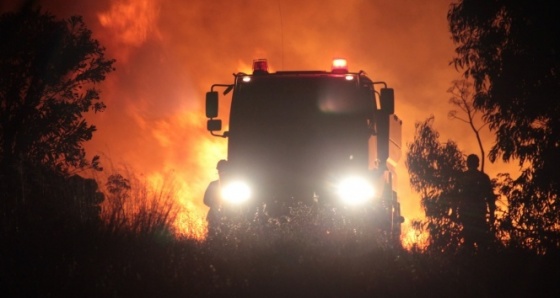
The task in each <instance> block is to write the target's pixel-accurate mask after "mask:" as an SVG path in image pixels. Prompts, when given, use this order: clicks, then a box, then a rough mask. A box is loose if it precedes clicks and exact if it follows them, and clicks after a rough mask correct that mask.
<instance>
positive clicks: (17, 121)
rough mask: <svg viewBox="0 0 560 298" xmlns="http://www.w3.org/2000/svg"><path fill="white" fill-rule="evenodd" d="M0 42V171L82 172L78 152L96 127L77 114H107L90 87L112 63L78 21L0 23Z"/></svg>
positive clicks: (37, 18)
mask: <svg viewBox="0 0 560 298" xmlns="http://www.w3.org/2000/svg"><path fill="white" fill-rule="evenodd" d="M0 40H2V46H1V47H0V69H1V71H2V75H1V76H0V101H1V104H0V165H2V167H3V168H4V167H13V166H14V165H15V164H17V163H18V162H22V161H23V162H27V163H30V164H35V165H43V166H46V167H48V168H50V169H52V170H55V171H57V172H62V173H66V172H68V171H69V170H71V169H75V168H83V167H85V166H87V165H88V164H89V163H88V161H86V159H85V151H84V149H83V147H82V144H83V142H85V141H88V140H90V139H91V138H92V134H93V132H94V131H95V126H93V125H89V124H88V123H87V122H86V121H85V119H84V117H83V114H84V113H86V112H88V111H94V112H100V111H103V109H104V108H105V105H104V104H103V102H101V101H100V98H99V91H98V90H97V89H96V88H95V83H98V82H101V81H103V80H104V79H105V75H106V74H107V73H109V72H111V71H113V70H114V69H113V63H114V60H110V59H106V58H105V56H104V48H103V47H101V46H100V45H99V43H98V41H97V40H94V39H92V37H91V31H90V30H88V29H87V28H86V26H85V24H84V23H83V21H82V18H81V17H78V16H74V17H71V18H69V19H68V20H64V21H58V20H56V19H55V18H54V16H52V15H49V14H48V13H44V14H43V13H41V12H40V10H39V9H30V8H26V9H23V10H22V11H20V12H18V13H6V14H4V15H2V16H0ZM96 161H97V159H96V160H94V162H96Z"/></svg>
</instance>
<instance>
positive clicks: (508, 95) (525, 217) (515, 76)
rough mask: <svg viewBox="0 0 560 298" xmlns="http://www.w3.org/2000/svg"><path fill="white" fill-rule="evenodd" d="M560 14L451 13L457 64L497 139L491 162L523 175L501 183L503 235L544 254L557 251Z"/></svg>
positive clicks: (523, 8) (546, 10)
mask: <svg viewBox="0 0 560 298" xmlns="http://www.w3.org/2000/svg"><path fill="white" fill-rule="evenodd" d="M559 13H560V9H559V8H558V7H556V6H551V5H549V3H547V2H546V1H536V2H535V1H532V2H527V1H505V0H496V1H478V0H462V1H459V2H458V3H455V4H452V6H451V8H450V10H449V12H448V21H449V26H450V30H451V33H452V38H453V41H454V42H455V43H456V45H457V47H456V50H455V51H456V53H457V56H456V57H455V58H454V60H453V63H454V64H455V67H456V68H458V69H461V70H463V71H464V75H465V77H466V78H472V79H473V81H474V87H475V95H474V103H473V104H474V107H475V108H477V109H478V110H480V111H482V112H483V117H484V120H485V121H487V122H488V124H489V128H490V130H491V131H493V132H494V133H495V135H496V141H495V145H494V146H493V147H492V149H491V150H490V152H489V158H490V161H492V162H493V161H495V160H496V159H498V158H501V159H502V160H504V161H506V162H509V161H514V160H517V161H518V162H519V166H520V168H521V175H520V176H519V177H518V178H512V177H511V176H507V177H506V179H504V180H502V182H503V183H504V184H503V185H502V188H501V189H502V190H503V192H504V194H505V195H507V198H508V202H509V208H508V213H507V214H506V220H505V222H507V223H508V224H506V225H505V226H504V227H503V228H509V229H510V232H511V233H513V234H515V238H516V239H519V240H520V241H521V242H522V243H531V244H530V245H529V246H532V247H533V248H535V249H539V250H547V249H558V248H559V247H560V245H559V244H560V229H559V228H558V227H559V226H560V210H559V207H558V206H560V204H559V203H558V202H559V199H560V198H559V190H560V179H559V178H560V177H559V173H558V171H557V166H556V165H557V164H559V161H560V146H559V144H560V117H558V115H560V101H559V100H558V98H559V97H560V91H559V90H560V80H559V78H558V73H559V72H560V55H559V53H560V40H559V39H558V38H556V36H558V34H559V33H560V23H559V22H558V21H557V18H558V15H559ZM523 238H525V239H523ZM541 238H542V239H541ZM537 239H539V240H537ZM541 240H542V241H541Z"/></svg>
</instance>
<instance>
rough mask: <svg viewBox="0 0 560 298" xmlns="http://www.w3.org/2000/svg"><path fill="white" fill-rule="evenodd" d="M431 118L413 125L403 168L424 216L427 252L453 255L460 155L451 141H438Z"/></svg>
mask: <svg viewBox="0 0 560 298" xmlns="http://www.w3.org/2000/svg"><path fill="white" fill-rule="evenodd" d="M433 122H434V117H433V116H432V117H430V118H428V119H427V120H426V121H424V122H417V123H416V124H415V130H416V131H415V134H414V141H413V142H412V143H410V144H408V150H407V154H406V161H405V166H406V167H407V169H408V172H409V175H410V185H411V187H412V189H414V190H415V191H416V192H418V193H420V196H421V204H422V208H424V211H425V214H426V221H425V223H424V224H423V225H421V224H419V223H417V225H421V226H424V227H425V228H426V230H427V231H428V233H429V235H430V238H429V240H428V242H429V243H428V246H429V247H428V249H429V250H433V251H440V252H441V251H450V252H453V251H455V250H456V249H457V248H458V247H459V242H460V239H459V226H458V224H457V222H456V220H455V219H456V207H457V205H456V203H457V202H456V186H457V178H458V176H459V173H461V171H462V169H463V167H464V160H463V155H462V153H461V152H460V151H459V149H458V148H457V145H456V144H455V142H453V141H448V142H447V143H445V144H442V143H440V142H439V133H438V132H437V131H435V130H434V128H433V126H432V125H433Z"/></svg>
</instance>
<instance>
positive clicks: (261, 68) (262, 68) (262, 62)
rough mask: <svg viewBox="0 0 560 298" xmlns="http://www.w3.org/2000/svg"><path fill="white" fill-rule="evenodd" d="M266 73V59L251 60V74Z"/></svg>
mask: <svg viewBox="0 0 560 298" xmlns="http://www.w3.org/2000/svg"><path fill="white" fill-rule="evenodd" d="M259 73H268V61H266V59H255V60H253V74H259Z"/></svg>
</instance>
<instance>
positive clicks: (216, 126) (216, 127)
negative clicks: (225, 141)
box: [206, 119, 222, 131]
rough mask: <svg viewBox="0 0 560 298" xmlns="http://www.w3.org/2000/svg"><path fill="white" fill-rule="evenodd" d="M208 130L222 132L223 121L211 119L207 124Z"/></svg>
mask: <svg viewBox="0 0 560 298" xmlns="http://www.w3.org/2000/svg"><path fill="white" fill-rule="evenodd" d="M206 129H208V130H209V131H220V130H222V120H219V119H210V120H208V121H207V122H206Z"/></svg>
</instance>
